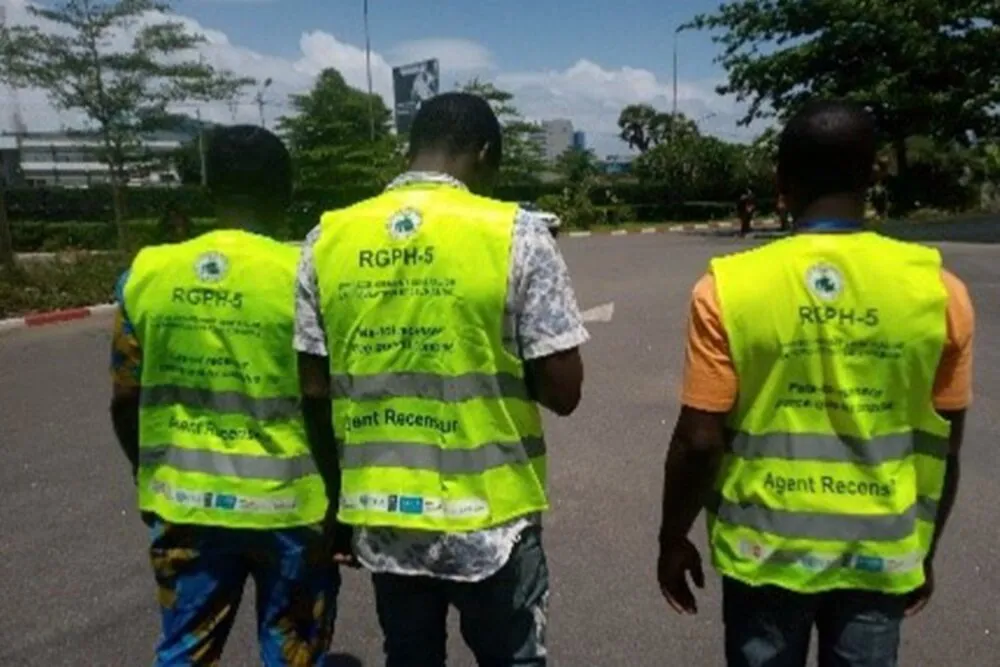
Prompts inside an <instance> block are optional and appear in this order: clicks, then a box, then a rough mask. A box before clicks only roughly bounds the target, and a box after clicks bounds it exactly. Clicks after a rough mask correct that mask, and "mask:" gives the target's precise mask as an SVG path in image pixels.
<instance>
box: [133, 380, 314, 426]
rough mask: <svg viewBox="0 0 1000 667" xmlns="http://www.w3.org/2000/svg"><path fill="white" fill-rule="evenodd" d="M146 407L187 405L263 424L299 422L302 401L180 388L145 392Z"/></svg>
mask: <svg viewBox="0 0 1000 667" xmlns="http://www.w3.org/2000/svg"><path fill="white" fill-rule="evenodd" d="M141 396H142V406H143V407H146V408H148V407H160V408H163V407H169V406H171V405H183V406H184V407H186V408H192V409H195V410H209V411H211V412H218V413H235V414H240V415H246V416H247V417H252V418H254V419H257V420H260V421H269V420H273V419H295V418H297V417H299V415H301V408H300V406H299V399H298V398H297V397H296V398H291V397H279V398H254V397H253V396H247V395H246V394H241V393H239V392H235V391H212V390H210V389H194V388H192V387H179V386H176V385H160V386H154V387H143V388H142V393H141Z"/></svg>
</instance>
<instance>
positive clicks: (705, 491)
mask: <svg viewBox="0 0 1000 667" xmlns="http://www.w3.org/2000/svg"><path fill="white" fill-rule="evenodd" d="M876 146H877V139H876V132H875V126H874V122H873V120H872V118H871V117H870V115H869V114H868V113H867V112H866V111H865V110H863V109H860V108H857V107H855V106H853V105H851V104H849V103H845V102H837V101H830V102H815V103H811V104H809V105H808V106H806V108H804V109H803V110H802V111H801V112H800V113H799V114H798V115H796V116H795V117H794V118H792V119H791V121H790V122H789V123H788V126H787V127H786V128H785V130H784V133H783V134H782V137H781V143H780V149H779V157H778V162H779V164H778V180H779V189H780V192H781V195H782V197H783V198H784V199H785V201H786V202H787V204H788V206H789V209H790V210H791V212H792V214H793V216H794V220H795V228H796V230H795V231H796V233H795V234H793V235H792V236H791V237H789V238H787V239H783V240H781V241H777V242H775V243H772V244H770V245H767V246H764V247H762V248H758V249H756V250H752V251H749V252H744V253H740V254H736V255H732V256H729V257H724V258H721V259H717V260H715V261H713V262H712V265H711V271H710V272H709V274H708V275H707V276H705V277H704V278H702V280H701V281H700V282H699V283H698V285H697V287H696V288H695V291H694V296H693V300H692V308H691V320H690V325H689V334H688V341H687V355H686V356H687V358H686V369H685V381H684V391H683V396H682V403H683V408H682V411H681V415H680V418H679V421H678V424H677V428H676V431H675V433H674V437H673V441H672V443H671V446H670V453H669V455H668V457H667V463H666V472H665V476H666V479H665V483H664V494H663V523H662V527H661V532H660V553H659V563H658V574H659V582H660V587H661V589H662V592H663V594H664V596H665V597H666V599H667V602H668V603H669V604H670V606H672V607H673V608H674V609H675V610H676V611H678V612H681V613H695V612H696V610H697V606H696V603H695V599H694V595H693V594H692V591H691V589H690V587H689V584H688V579H687V577H688V575H691V577H692V579H693V580H694V583H695V584H696V585H697V586H699V587H701V586H703V584H704V575H703V574H702V570H701V560H700V557H699V554H698V551H697V550H696V548H695V547H694V546H693V545H692V543H691V542H690V541H688V538H687V534H688V532H689V531H690V529H691V526H692V524H693V523H694V520H695V518H696V517H697V515H698V513H699V512H700V510H701V509H702V507H703V505H704V506H705V507H707V511H708V536H709V542H710V544H711V550H712V557H713V561H714V564H715V566H716V568H717V569H718V570H719V571H720V572H721V574H722V575H723V578H724V584H723V618H724V622H725V631H726V642H725V644H726V656H727V661H728V664H729V665H730V666H731V667H764V666H765V665H766V666H767V667H803V666H804V665H805V663H806V658H807V655H808V653H809V640H810V634H811V631H812V629H813V627H814V626H815V627H816V628H817V629H818V634H819V664H820V665H830V666H843V667H891V666H893V665H896V664H897V653H898V647H899V638H900V626H901V621H902V619H903V618H904V617H905V616H907V615H912V614H914V613H916V612H918V611H920V610H921V609H922V608H923V607H924V606H925V605H926V604H927V602H928V601H929V599H930V596H931V593H932V591H933V586H934V554H935V551H936V549H937V546H938V543H939V539H940V537H941V534H942V532H943V530H944V527H945V523H946V521H947V519H948V516H949V514H950V512H951V508H952V506H953V503H954V501H955V495H956V491H957V488H958V477H959V459H958V454H959V447H960V445H961V442H962V431H963V424H964V415H965V410H966V408H967V407H968V405H969V402H970V399H971V366H972V330H973V311H972V306H971V303H970V301H969V296H968V293H967V291H966V289H965V287H964V285H963V284H962V283H961V282H960V281H959V280H958V279H957V278H956V277H955V276H953V275H951V274H950V273H948V272H946V271H943V270H942V268H941V257H940V254H939V253H938V252H937V251H936V250H932V249H930V248H924V247H921V246H917V245H911V244H908V243H901V242H898V241H894V240H890V239H888V238H884V237H882V236H878V235H876V234H875V233H872V232H866V231H864V230H863V229H862V227H861V222H862V220H863V219H864V207H865V193H866V189H867V187H868V184H869V181H870V178H871V173H872V166H873V164H874V161H875V150H876ZM706 500H707V503H706Z"/></svg>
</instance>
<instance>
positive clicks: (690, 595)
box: [656, 538, 705, 614]
mask: <svg viewBox="0 0 1000 667" xmlns="http://www.w3.org/2000/svg"><path fill="white" fill-rule="evenodd" d="M688 573H690V574H691V580H692V581H693V582H694V585H695V586H697V587H698V588H705V572H704V571H703V570H702V567H701V554H699V553H698V549H697V547H695V546H694V544H692V543H691V540H689V539H687V538H684V539H683V540H680V541H678V542H675V543H673V544H667V545H662V544H661V545H660V557H659V560H658V562H657V566H656V575H657V578H658V579H659V581H660V592H661V593H663V597H665V598H666V599H667V603H668V604H669V605H670V606H671V607H673V609H674V611H676V612H677V613H678V614H697V613H698V603H697V602H696V601H695V599H694V592H693V591H692V590H691V586H690V584H688V580H687V575H688Z"/></svg>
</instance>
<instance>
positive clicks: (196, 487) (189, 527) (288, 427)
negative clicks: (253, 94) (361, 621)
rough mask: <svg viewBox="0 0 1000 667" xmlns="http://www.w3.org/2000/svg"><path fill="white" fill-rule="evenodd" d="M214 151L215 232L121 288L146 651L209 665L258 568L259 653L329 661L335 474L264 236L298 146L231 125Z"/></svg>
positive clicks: (282, 268)
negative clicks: (142, 550) (154, 608)
mask: <svg viewBox="0 0 1000 667" xmlns="http://www.w3.org/2000/svg"><path fill="white" fill-rule="evenodd" d="M208 163H209V165H210V169H209V175H210V176H209V178H210V180H209V189H210V191H211V194H212V197H213V199H214V201H215V205H216V209H217V212H218V218H219V222H220V227H222V229H220V230H219V231H215V232H211V233H209V234H205V235H204V236H200V237H198V238H196V239H193V240H190V241H187V242H184V243H175V244H170V245H162V246H155V247H151V248H147V249H146V250H144V251H142V252H141V253H140V254H139V256H138V257H137V258H136V260H135V262H134V263H133V265H132V268H131V269H130V271H129V273H127V274H126V275H125V276H124V277H123V279H122V281H121V283H120V285H119V292H118V303H119V312H118V318H117V325H116V329H115V334H114V347H113V354H112V360H113V361H112V371H113V376H114V398H113V401H112V406H111V413H112V417H113V421H114V427H115V433H116V434H117V435H118V439H119V441H120V442H121V446H122V449H123V450H124V451H125V454H126V456H127V457H128V460H129V463H130V464H131V466H132V475H133V477H134V479H135V483H136V486H137V488H138V495H139V509H140V510H141V511H142V512H143V516H144V518H145V519H146V521H147V522H148V524H149V526H150V529H151V540H152V544H151V546H150V557H151V560H152V565H153V572H154V574H155V576H156V582H157V585H158V588H159V594H158V599H159V602H160V610H161V615H162V634H161V637H160V641H159V645H158V647H157V650H156V663H155V664H156V665H157V666H158V667H174V666H178V667H179V666H181V665H184V666H188V665H206V666H208V665H216V664H218V661H219V657H220V655H221V654H222V650H223V646H224V644H225V642H226V639H227V637H228V635H229V631H230V629H231V628H232V626H233V621H234V620H235V618H236V613H237V610H238V609H239V605H240V601H241V599H242V597H243V591H244V587H245V585H246V579H247V577H252V578H253V580H254V583H255V589H256V598H257V635H258V637H259V639H260V645H261V646H260V656H261V660H262V662H263V663H264V664H265V665H267V666H268V667H279V666H286V665H288V666H295V667H299V666H309V665H321V664H322V660H323V659H324V655H325V653H326V650H327V648H328V646H329V643H330V638H331V635H332V632H333V621H334V616H335V613H336V596H337V590H338V588H339V584H340V579H339V575H338V572H337V570H336V568H335V567H334V565H333V554H332V553H331V540H330V538H331V537H332V535H331V534H329V533H328V532H326V531H324V525H323V522H324V519H325V518H326V517H327V509H328V507H329V506H330V504H329V503H328V501H327V496H328V494H332V495H333V497H334V498H336V494H337V487H338V484H339V479H338V477H337V475H336V474H333V477H332V478H331V479H330V480H328V481H327V483H326V488H324V480H323V479H322V478H321V477H320V475H319V472H318V471H317V467H316V465H315V464H314V462H313V460H312V458H311V457H310V453H309V448H308V442H307V439H306V433H305V425H304V423H303V420H302V418H301V414H300V408H299V391H298V381H297V378H296V375H295V352H294V350H293V349H292V331H293V324H294V298H293V297H294V292H295V268H296V265H297V261H298V251H297V250H295V249H294V248H292V247H291V246H288V245H286V244H284V243H279V242H278V241H275V240H272V239H270V238H268V237H267V236H266V234H267V233H268V232H269V231H271V230H273V229H274V228H275V227H276V226H277V224H278V223H279V222H280V220H281V216H282V214H283V211H284V209H285V208H286V207H287V204H288V200H289V198H290V196H291V159H290V157H289V155H288V151H287V150H286V149H285V147H284V145H283V144H282V143H281V141H280V140H279V139H278V138H277V137H276V136H274V135H273V134H271V133H270V132H268V131H266V130H263V129H261V128H258V127H249V126H240V127H227V128H221V129H219V130H217V131H216V132H213V134H212V141H211V144H210V146H209V149H208ZM334 463H335V462H334ZM335 506H336V505H335V504H334V507H335Z"/></svg>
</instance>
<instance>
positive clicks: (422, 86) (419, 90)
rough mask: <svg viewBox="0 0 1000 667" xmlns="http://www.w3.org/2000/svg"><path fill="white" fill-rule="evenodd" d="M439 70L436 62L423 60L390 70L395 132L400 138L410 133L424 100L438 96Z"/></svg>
mask: <svg viewBox="0 0 1000 667" xmlns="http://www.w3.org/2000/svg"><path fill="white" fill-rule="evenodd" d="M440 85H441V70H440V67H439V65H438V61H437V60H436V59H435V60H425V61H423V62H419V63H413V64H412V65H402V66H400V67H395V68H393V70H392V88H393V93H394V96H395V98H396V106H395V109H396V131H397V132H399V134H400V135H401V136H406V135H408V134H409V133H410V125H412V124H413V118H414V117H415V116H416V115H417V110H418V109H420V105H421V104H422V103H423V101H424V100H429V99H430V98H432V97H434V96H435V95H437V94H438V90H439V89H440Z"/></svg>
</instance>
